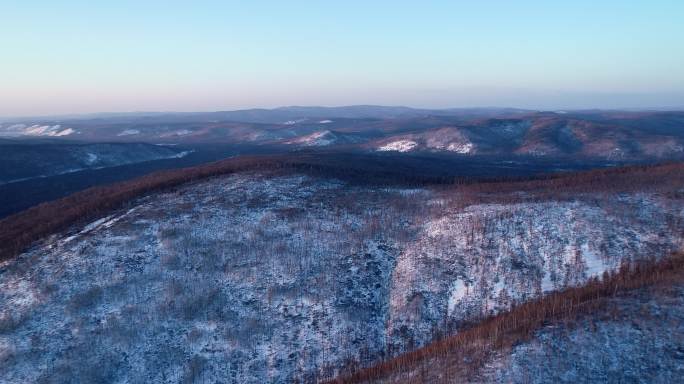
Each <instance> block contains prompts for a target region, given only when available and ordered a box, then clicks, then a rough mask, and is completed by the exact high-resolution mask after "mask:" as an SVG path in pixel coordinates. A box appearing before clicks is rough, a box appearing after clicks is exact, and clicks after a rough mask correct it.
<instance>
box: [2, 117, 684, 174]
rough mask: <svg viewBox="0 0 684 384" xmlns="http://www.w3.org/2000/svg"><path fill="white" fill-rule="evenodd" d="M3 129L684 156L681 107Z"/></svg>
mask: <svg viewBox="0 0 684 384" xmlns="http://www.w3.org/2000/svg"><path fill="white" fill-rule="evenodd" d="M0 136H4V137H10V138H11V137H22V138H26V137H42V138H46V137H47V138H54V139H62V140H63V139H69V140H78V141H86V142H148V143H202V142H212V143H215V142H222V143H238V144H239V143H250V144H268V145H283V146H286V147H291V148H299V147H322V146H325V147H344V148H347V149H349V148H354V149H358V150H364V151H380V152H382V151H398V152H418V151H430V152H444V153H453V154H459V155H472V154H487V155H529V156H554V157H565V156H569V157H583V158H584V157H586V158H602V159H621V160H630V159H634V160H641V159H672V158H681V157H682V156H684V112H679V111H673V112H668V111H601V110H585V111H554V112H540V111H530V110H521V109H512V108H468V109H459V108H452V109H416V108H408V107H381V106H366V105H357V106H348V107H296V106H295V107H283V108H276V109H249V110H239V111H225V112H197V113H163V112H160V113H152V112H140V113H126V114H102V115H88V116H80V117H77V118H75V117H70V118H66V119H27V120H14V121H8V122H3V123H0Z"/></svg>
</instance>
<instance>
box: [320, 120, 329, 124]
mask: <svg viewBox="0 0 684 384" xmlns="http://www.w3.org/2000/svg"><path fill="white" fill-rule="evenodd" d="M332 122H333V121H332V120H321V121H319V122H318V124H330V123H332Z"/></svg>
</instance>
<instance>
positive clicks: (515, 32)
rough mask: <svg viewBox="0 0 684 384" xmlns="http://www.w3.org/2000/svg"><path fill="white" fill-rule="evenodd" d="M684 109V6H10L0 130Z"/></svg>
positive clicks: (1, 58) (4, 25) (1, 36)
mask: <svg viewBox="0 0 684 384" xmlns="http://www.w3.org/2000/svg"><path fill="white" fill-rule="evenodd" d="M295 104H296V105H344V104H386V105H390V104H391V105H398V104H402V105H411V106H420V107H447V106H449V107H459V106H464V107H469V106H512V107H529V108H540V109H546V108H584V107H604V108H605V107H659V106H678V107H681V106H684V1H678V0H671V1H666V0H653V1H625V0H623V1H599V0H593V1H584V0H580V1H566V2H563V4H560V2H558V1H486V0H485V1H477V2H475V1H413V2H408V1H397V0H394V1H371V0H366V1H354V0H347V1H336V2H332V1H258V0H256V1H243V2H238V1H140V0H139V1H126V0H124V1H111V2H104V1H32V0H23V1H7V0H0V115H5V116H7V115H27V114H53V113H73V112H95V111H131V110H182V111H189V110H225V109H235V108H245V107H273V106H280V105H295Z"/></svg>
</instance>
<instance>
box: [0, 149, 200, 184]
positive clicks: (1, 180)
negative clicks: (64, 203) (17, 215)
mask: <svg viewBox="0 0 684 384" xmlns="http://www.w3.org/2000/svg"><path fill="white" fill-rule="evenodd" d="M0 153H2V161H1V162H0V185H1V184H6V183H12V182H17V181H23V180H28V179H32V178H38V177H48V176H53V175H59V174H65V173H71V172H78V171H81V170H84V169H99V168H107V167H114V166H118V165H124V164H132V163H140V162H144V161H151V160H159V159H170V158H178V157H183V156H185V155H187V152H185V151H182V150H177V149H175V148H173V147H167V146H159V145H151V144H143V143H125V144H124V143H115V144H111V143H97V144H84V143H79V144H74V143H59V142H26V141H24V142H17V141H10V140H7V141H4V142H0Z"/></svg>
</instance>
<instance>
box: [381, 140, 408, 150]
mask: <svg viewBox="0 0 684 384" xmlns="http://www.w3.org/2000/svg"><path fill="white" fill-rule="evenodd" d="M417 145H418V143H416V142H415V141H413V140H397V141H393V142H391V143H387V144H385V145H383V146H380V147H378V151H383V152H384V151H397V152H408V151H410V150H412V149H413V148H415V147H416V146H417Z"/></svg>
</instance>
